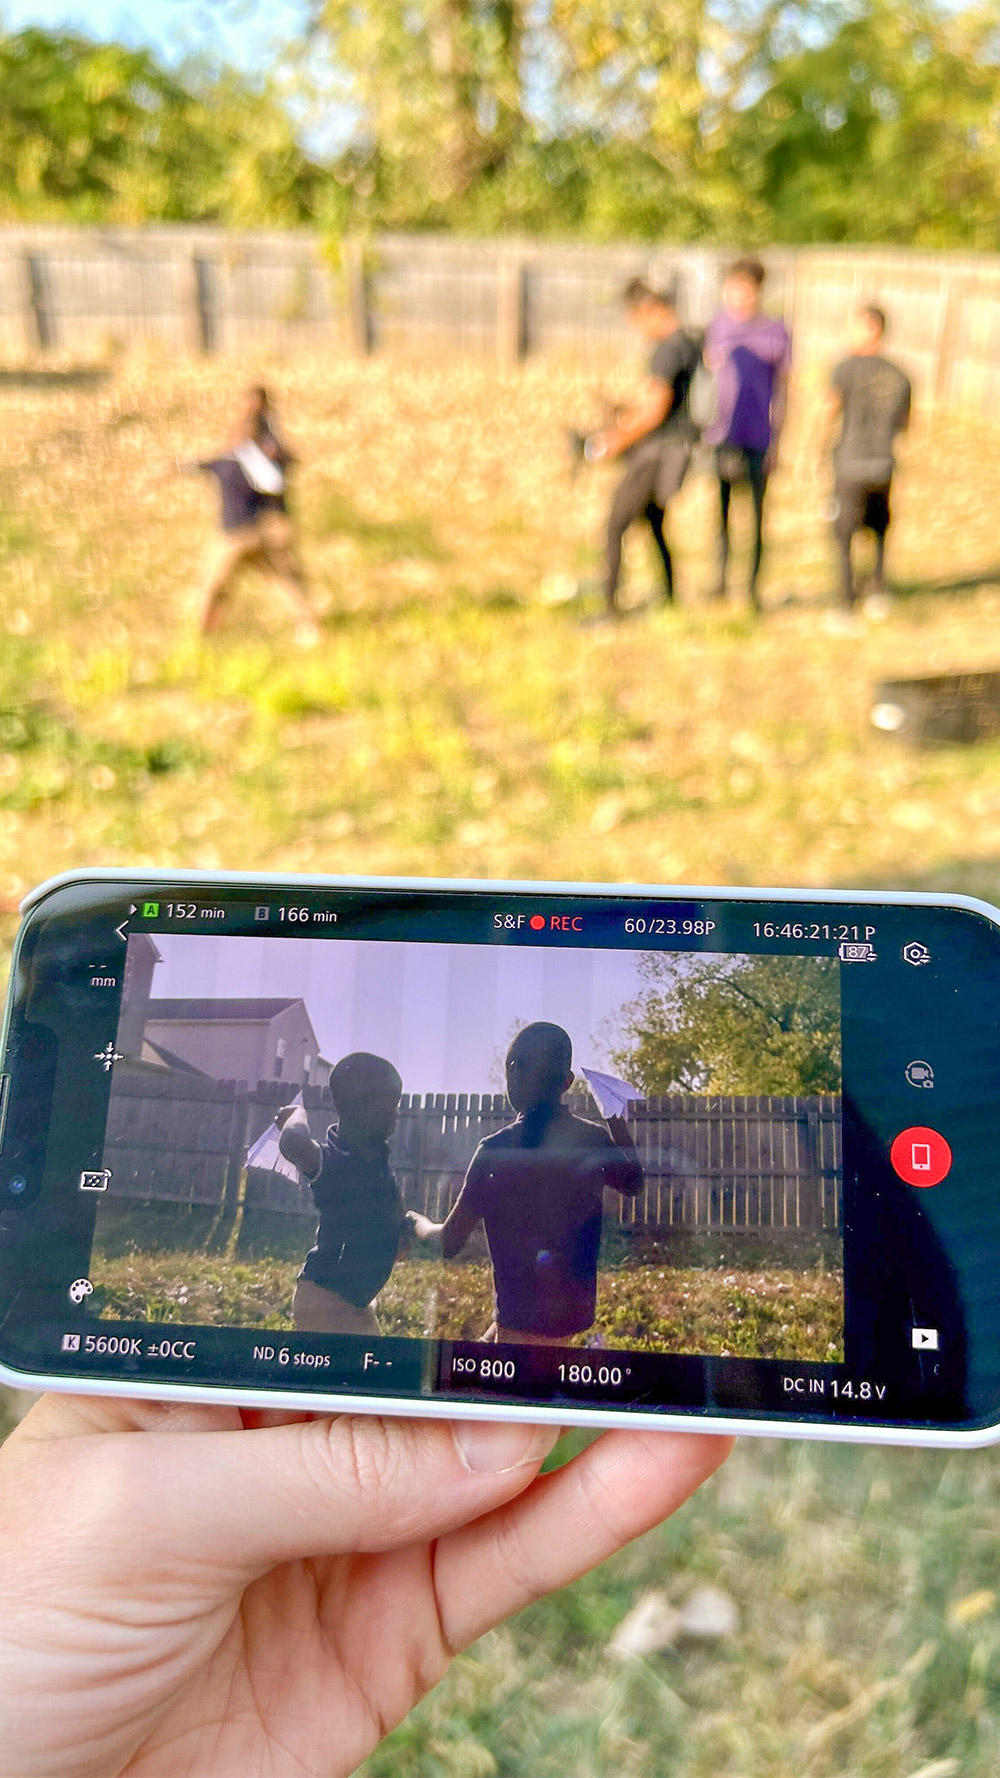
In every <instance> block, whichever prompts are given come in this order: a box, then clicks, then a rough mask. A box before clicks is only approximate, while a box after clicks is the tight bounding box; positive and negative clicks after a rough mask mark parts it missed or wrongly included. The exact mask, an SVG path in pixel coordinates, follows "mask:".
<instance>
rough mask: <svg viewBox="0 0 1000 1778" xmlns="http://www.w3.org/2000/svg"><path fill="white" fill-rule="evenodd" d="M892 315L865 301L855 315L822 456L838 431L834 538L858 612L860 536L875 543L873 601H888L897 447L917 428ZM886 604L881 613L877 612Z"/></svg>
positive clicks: (845, 594)
mask: <svg viewBox="0 0 1000 1778" xmlns="http://www.w3.org/2000/svg"><path fill="white" fill-rule="evenodd" d="M885 330H886V317H885V313H884V311H883V310H882V309H880V308H879V307H878V306H877V304H875V303H865V305H864V306H863V308H861V309H859V310H858V313H857V314H856V316H855V317H854V325H853V327H852V330H851V340H850V344H851V351H850V354H849V356H848V357H847V358H844V359H842V360H841V362H840V363H839V364H838V365H837V367H836V369H835V370H834V372H833V375H832V377H831V379H830V389H829V393H828V395H827V400H826V409H825V413H824V416H823V421H822V424H821V427H820V435H819V439H818V441H817V456H818V457H819V458H822V457H823V456H824V455H825V453H826V451H827V450H828V449H829V446H830V438H831V435H832V433H833V429H834V426H835V425H836V424H837V422H838V420H839V422H840V435H839V437H838V439H837V442H836V444H835V446H834V450H833V458H834V476H835V484H834V506H835V513H836V516H835V519H834V534H835V536H836V539H837V547H838V554H839V557H840V596H841V600H842V602H843V604H844V605H846V606H847V607H848V609H850V608H851V607H853V605H854V602H855V598H856V596H857V589H856V587H855V581H854V568H853V564H852V560H851V548H852V545H853V542H854V538H855V537H856V535H857V533H858V532H859V531H865V530H867V531H871V532H872V533H873V534H874V537H875V571H874V574H873V576H872V581H871V587H870V591H869V598H871V599H872V600H873V601H876V602H879V603H880V602H881V601H883V600H884V599H885V544H886V537H887V535H888V531H889V525H890V523H891V521H892V510H891V506H890V493H891V488H892V477H893V472H894V470H895V467H896V463H895V445H896V439H897V438H898V437H899V434H900V433H902V432H905V431H906V429H907V427H908V426H909V424H910V407H911V403H912V399H913V389H912V385H911V383H910V379H909V377H908V376H907V375H906V372H905V371H904V370H902V369H901V368H900V366H899V365H898V364H894V363H893V362H892V360H891V358H887V357H886V356H885V352H884V344H885ZM877 610H878V604H877V603H876V604H875V605H874V607H873V615H874V614H876V613H877Z"/></svg>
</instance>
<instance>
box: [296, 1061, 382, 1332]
mask: <svg viewBox="0 0 1000 1778" xmlns="http://www.w3.org/2000/svg"><path fill="white" fill-rule="evenodd" d="M402 1085H403V1083H402V1081H401V1080H400V1078H399V1075H398V1074H397V1072H396V1070H395V1068H394V1067H393V1066H392V1063H391V1062H387V1061H385V1060H384V1058H383V1057H382V1056H370V1055H367V1054H365V1053H364V1052H358V1053H357V1054H355V1055H350V1056H345V1057H344V1059H343V1061H341V1062H338V1063H337V1065H336V1067H335V1068H334V1069H333V1070H332V1071H331V1074H330V1092H331V1094H332V1096H333V1103H334V1106H335V1108H336V1111H337V1118H338V1121H337V1123H336V1124H332V1125H331V1126H330V1129H329V1130H328V1131H327V1136H326V1141H325V1142H324V1143H322V1144H320V1143H319V1142H317V1141H316V1138H315V1137H314V1136H313V1135H312V1134H311V1132H310V1130H309V1125H308V1122H307V1120H306V1114H305V1112H304V1111H303V1109H302V1107H301V1106H300V1105H295V1106H292V1105H286V1106H285V1107H284V1109H283V1110H282V1111H279V1113H278V1116H277V1118H276V1120H275V1121H276V1123H277V1125H278V1129H279V1130H280V1132H281V1135H280V1148H281V1152H282V1154H283V1155H284V1156H285V1158H286V1160H289V1161H291V1162H292V1164H293V1166H296V1167H297V1168H298V1169H299V1172H300V1173H302V1174H304V1176H305V1177H306V1178H307V1179H308V1180H309V1182H310V1184H311V1186H312V1193H313V1197H314V1199H315V1201H316V1208H317V1210H318V1211H319V1227H318V1228H317V1230H316V1244H315V1246H314V1247H312V1248H311V1249H310V1251H309V1252H308V1254H307V1255H306V1261H305V1265H304V1266H303V1267H302V1270H301V1272H300V1273H299V1277H298V1282H297V1284H296V1286H295V1297H294V1301H293V1305H292V1313H293V1316H294V1320H295V1325H296V1327H297V1328H298V1329H299V1330H300V1332H303V1333H330V1334H363V1335H365V1336H366V1337H367V1338H371V1337H372V1336H373V1335H377V1334H380V1333H381V1331H382V1330H381V1328H380V1326H379V1321H378V1316H377V1314H376V1301H375V1299H376V1298H377V1297H378V1293H379V1291H380V1290H381V1289H382V1287H383V1285H384V1284H385V1283H386V1280H387V1279H388V1277H389V1275H390V1273H391V1272H392V1268H393V1266H394V1265H395V1263H396V1258H397V1255H398V1253H399V1243H400V1240H401V1238H402V1234H403V1230H404V1228H405V1225H406V1216H405V1213H404V1210H403V1200H402V1197H401V1196H400V1191H399V1186H398V1185H397V1183H396V1179H395V1175H394V1174H393V1171H392V1168H391V1167H390V1165H389V1139H390V1137H391V1136H392V1133H393V1130H394V1129H395V1127H396V1114H397V1110H398V1107H399V1095H400V1092H401V1090H402Z"/></svg>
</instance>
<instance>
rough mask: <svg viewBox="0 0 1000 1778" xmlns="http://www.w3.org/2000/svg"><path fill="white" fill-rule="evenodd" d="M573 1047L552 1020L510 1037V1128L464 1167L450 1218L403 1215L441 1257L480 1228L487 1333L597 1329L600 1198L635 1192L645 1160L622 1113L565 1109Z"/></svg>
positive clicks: (522, 1338) (555, 1335) (558, 1339)
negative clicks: (435, 1243) (490, 1295)
mask: <svg viewBox="0 0 1000 1778" xmlns="http://www.w3.org/2000/svg"><path fill="white" fill-rule="evenodd" d="M572 1084H573V1049H572V1044H571V1042H570V1039H569V1036H568V1034H567V1033H566V1032H565V1031H564V1030H563V1029H562V1027H561V1026H559V1025H549V1024H543V1023H539V1024H534V1025H527V1026H525V1028H524V1030H523V1031H520V1032H518V1035H517V1036H516V1037H515V1039H514V1041H513V1043H512V1044H511V1046H510V1050H509V1051H508V1055H507V1097H508V1099H509V1100H510V1103H511V1105H512V1106H513V1108H514V1110H515V1111H516V1112H517V1113H518V1116H517V1119H516V1121H515V1122H514V1123H512V1124H509V1125H508V1126H507V1128H506V1129H503V1130H498V1131H497V1133H496V1135H495V1136H487V1137H486V1138H485V1139H484V1140H483V1141H482V1142H481V1143H480V1144H479V1147H478V1148H477V1150H476V1152H475V1154H474V1155H473V1157H472V1160H471V1162H470V1164H469V1170H468V1172H467V1173H466V1176H465V1183H464V1185H463V1186H462V1190H461V1192H460V1193H459V1196H458V1199H457V1201H456V1203H455V1206H454V1209H453V1210H452V1212H451V1214H450V1216H449V1217H448V1219H447V1221H446V1222H444V1223H433V1222H431V1221H430V1220H429V1219H428V1218H427V1217H426V1216H417V1215H415V1214H413V1213H412V1212H411V1214H410V1221H411V1222H412V1223H413V1226H414V1229H415V1231H416V1234H417V1236H418V1238H419V1239H420V1240H423V1241H429V1240H434V1239H437V1238H438V1237H439V1238H440V1242H441V1252H442V1254H443V1256H444V1258H445V1259H453V1258H454V1257H455V1256H456V1255H457V1254H459V1253H460V1252H461V1251H462V1248H463V1247H464V1246H465V1244H466V1242H467V1241H468V1239H469V1237H470V1235H471V1234H472V1233H473V1231H474V1229H475V1228H476V1225H477V1224H478V1223H479V1222H480V1221H482V1222H483V1223H484V1224H485V1228H486V1239H487V1241H488V1243H489V1250H490V1259H491V1260H492V1262H493V1283H494V1291H495V1298H496V1319H495V1321H494V1322H493V1325H492V1327H490V1328H489V1329H488V1331H487V1332H486V1333H485V1334H484V1335H483V1338H484V1339H485V1340H489V1341H500V1342H507V1343H509V1344H512V1345H550V1346H558V1345H563V1344H565V1342H566V1341H567V1340H568V1339H571V1338H572V1337H573V1335H574V1334H581V1333H586V1331H587V1329H588V1328H589V1327H592V1326H593V1322H594V1316H595V1314H596V1310H597V1261H598V1255H599V1252H600V1245H601V1221H602V1212H603V1205H604V1193H605V1190H606V1189H607V1188H608V1187H611V1188H612V1189H613V1190H615V1191H619V1192H621V1193H623V1194H624V1195H626V1196H628V1197H634V1196H635V1194H636V1193H637V1192H639V1191H640V1190H641V1189H642V1183H643V1175H642V1165H641V1163H640V1160H639V1156H638V1154H637V1153H636V1149H635V1144H634V1142H633V1141H632V1135H631V1132H630V1130H629V1127H628V1124H627V1123H626V1122H625V1119H624V1118H621V1117H616V1118H609V1119H608V1121H607V1123H606V1124H594V1123H590V1122H589V1121H588V1120H587V1119H585V1118H582V1117H577V1116H576V1115H575V1114H574V1113H573V1112H571V1111H569V1110H568V1108H567V1107H566V1106H565V1105H564V1104H563V1102H562V1101H563V1097H564V1095H565V1094H566V1093H568V1092H569V1089H570V1087H571V1086H572Z"/></svg>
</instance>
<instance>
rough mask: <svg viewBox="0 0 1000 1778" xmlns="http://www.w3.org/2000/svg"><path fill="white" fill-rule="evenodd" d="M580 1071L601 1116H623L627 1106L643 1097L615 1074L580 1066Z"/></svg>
mask: <svg viewBox="0 0 1000 1778" xmlns="http://www.w3.org/2000/svg"><path fill="white" fill-rule="evenodd" d="M580 1073H581V1074H582V1075H583V1078H584V1080H585V1081H586V1083H587V1085H588V1087H589V1088H590V1090H591V1092H592V1093H593V1095H594V1098H595V1099H596V1100H597V1103H598V1105H599V1106H600V1110H601V1116H602V1117H624V1116H625V1113H626V1112H627V1110H628V1108H629V1106H630V1105H632V1104H636V1103H639V1102H641V1101H642V1099H643V1097H644V1095H643V1094H642V1093H639V1092H637V1091H636V1089H635V1087H630V1086H629V1084H628V1081H627V1080H619V1079H618V1077H617V1075H614V1074H599V1073H598V1071H597V1069H596V1068H581V1070H580Z"/></svg>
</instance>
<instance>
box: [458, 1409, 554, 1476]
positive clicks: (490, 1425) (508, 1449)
mask: <svg viewBox="0 0 1000 1778" xmlns="http://www.w3.org/2000/svg"><path fill="white" fill-rule="evenodd" d="M452 1432H453V1434H454V1438H455V1444H456V1446H457V1449H458V1454H459V1456H460V1457H461V1459H462V1462H463V1463H464V1464H465V1467H466V1469H470V1470H472V1472H473V1474H474V1475H504V1474H506V1472H507V1471H508V1470H510V1469H521V1468H522V1467H523V1466H524V1465H526V1464H528V1463H536V1464H537V1463H544V1461H545V1459H546V1457H547V1456H548V1454H549V1452H550V1451H551V1450H552V1448H553V1446H554V1445H555V1444H556V1443H557V1441H558V1438H559V1433H560V1428H559V1427H558V1426H510V1425H508V1423H507V1421H506V1420H457V1421H456V1422H455V1423H454V1425H453V1427H452Z"/></svg>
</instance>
